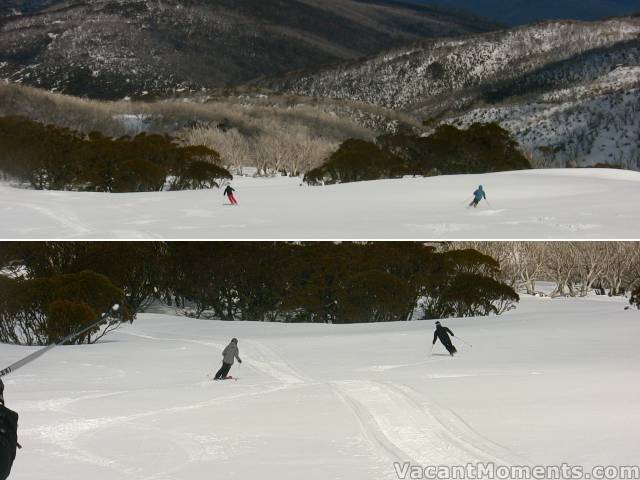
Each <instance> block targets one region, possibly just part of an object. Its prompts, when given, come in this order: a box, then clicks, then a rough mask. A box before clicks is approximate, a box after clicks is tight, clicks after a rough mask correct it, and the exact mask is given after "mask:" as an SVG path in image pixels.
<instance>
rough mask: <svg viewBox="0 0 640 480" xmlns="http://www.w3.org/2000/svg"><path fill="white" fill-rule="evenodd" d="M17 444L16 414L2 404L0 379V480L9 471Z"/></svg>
mask: <svg viewBox="0 0 640 480" xmlns="http://www.w3.org/2000/svg"><path fill="white" fill-rule="evenodd" d="M19 447H20V445H19V444H18V414H17V413H16V412H14V411H13V410H10V409H8V408H7V407H5V406H4V383H2V380H0V480H5V479H6V478H8V477H9V474H10V473H11V467H12V466H13V461H14V460H15V458H16V448H19Z"/></svg>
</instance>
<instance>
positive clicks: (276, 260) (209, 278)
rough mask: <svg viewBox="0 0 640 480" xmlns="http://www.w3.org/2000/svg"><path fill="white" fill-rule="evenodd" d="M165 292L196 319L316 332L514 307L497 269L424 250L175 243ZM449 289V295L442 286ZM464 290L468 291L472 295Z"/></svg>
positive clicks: (489, 262) (490, 263) (470, 256)
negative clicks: (428, 301)
mask: <svg viewBox="0 0 640 480" xmlns="http://www.w3.org/2000/svg"><path fill="white" fill-rule="evenodd" d="M168 252H169V254H168V258H167V264H168V270H167V275H166V278H167V282H168V283H167V288H166V292H167V295H168V296H169V297H171V298H172V302H175V303H176V305H178V306H188V307H190V308H188V309H187V311H188V312H190V313H192V314H193V315H195V316H202V315H206V316H211V317H214V318H220V319H224V320H258V321H273V320H279V321H286V322H318V323H361V322H386V321H404V320H409V319H411V318H414V312H415V309H416V308H417V306H418V303H419V301H420V299H422V298H424V297H430V298H437V299H438V300H439V301H440V302H441V305H442V308H441V313H442V316H443V317H444V316H464V315H472V314H475V315H488V314H491V313H496V314H499V313H502V312H503V311H505V310H507V309H508V308H510V306H511V305H513V303H515V302H517V300H518V297H517V295H516V294H515V292H514V291H513V290H512V289H511V288H510V287H508V286H506V285H504V284H502V283H500V282H499V281H496V280H494V279H493V277H492V276H493V275H497V273H498V271H499V270H498V268H497V266H496V265H497V264H496V262H495V260H493V259H491V258H490V257H487V256H485V255H482V254H480V253H478V252H476V251H473V250H467V251H464V252H462V253H461V254H460V255H454V254H452V253H450V252H449V253H436V252H435V250H434V249H433V248H432V247H427V246H424V245H422V244H419V243H410V244H405V243H385V242H382V243H374V244H359V243H340V244H332V243H319V244H303V245H300V244H284V243H279V244H266V243H257V244H256V243H239V244H238V243H233V244H215V243H214V244H211V243H200V242H196V243H170V244H168ZM440 284H442V285H446V286H447V287H448V288H447V289H443V288H439V287H437V286H438V285H440ZM466 290H468V291H466Z"/></svg>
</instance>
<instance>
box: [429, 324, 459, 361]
mask: <svg viewBox="0 0 640 480" xmlns="http://www.w3.org/2000/svg"><path fill="white" fill-rule="evenodd" d="M449 335H451V336H452V337H455V335H454V334H453V332H452V331H451V330H449V329H448V328H447V327H443V326H442V324H441V323H440V322H436V331H435V332H433V345H435V344H436V340H437V339H440V341H441V342H442V345H444V348H446V349H447V352H449V355H451V356H452V357H453V355H454V354H456V353H458V350H456V347H454V346H453V343H451V338H449Z"/></svg>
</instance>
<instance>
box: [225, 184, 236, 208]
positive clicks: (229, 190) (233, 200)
mask: <svg viewBox="0 0 640 480" xmlns="http://www.w3.org/2000/svg"><path fill="white" fill-rule="evenodd" d="M233 192H235V189H234V188H233V187H232V186H231V185H227V188H225V189H224V193H223V194H222V195H223V196H226V197H227V198H228V199H229V202H231V205H238V201H237V200H236V197H235V196H234V195H233Z"/></svg>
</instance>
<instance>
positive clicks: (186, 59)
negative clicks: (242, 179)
mask: <svg viewBox="0 0 640 480" xmlns="http://www.w3.org/2000/svg"><path fill="white" fill-rule="evenodd" d="M10 1H11V2H12V3H13V6H12V8H11V10H9V9H5V10H4V12H5V13H4V17H3V18H2V20H1V24H0V77H5V78H9V79H10V80H12V81H18V82H23V83H26V84H29V85H34V86H38V87H43V88H47V89H55V90H57V91H61V92H65V93H70V94H74V95H87V96H90V97H97V98H121V97H123V96H134V95H145V92H147V93H148V94H157V95H164V94H168V93H172V92H174V91H175V90H176V89H178V90H180V89H190V90H195V89H201V88H205V87H206V88H212V87H220V86H226V85H235V84H238V83H241V82H245V81H248V80H251V79H255V78H257V77H260V76H263V75H273V74H276V73H280V72H285V71H289V70H292V69H299V68H304V67H309V66H314V65H321V64H324V63H328V62H333V61H335V60H338V59H349V58H356V57H360V56H363V55H367V54H371V53H375V52H378V51H380V50H382V49H385V48H388V47H392V46H397V45H401V44H404V43H407V42H410V41H414V40H416V39H420V38H425V37H437V36H443V35H447V36H456V35H461V34H466V33H469V32H481V31H487V30H492V29H495V28H498V25H496V24H495V23H492V22H490V21H486V20H482V19H480V18H477V17H474V16H471V15H467V14H452V13H451V12H448V11H444V10H441V9H438V8H432V7H427V6H423V5H416V4H412V3H409V2H400V1H396V2H393V3H388V2H384V1H357V0H210V1H207V0H67V1H60V0H57V1H56V0H10ZM20 8H22V10H21V11H20V12H21V14H16V12H15V11H14V10H19V9H20Z"/></svg>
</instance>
